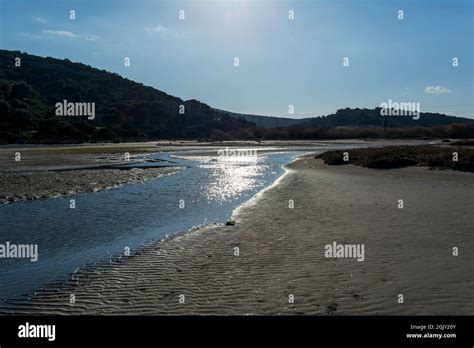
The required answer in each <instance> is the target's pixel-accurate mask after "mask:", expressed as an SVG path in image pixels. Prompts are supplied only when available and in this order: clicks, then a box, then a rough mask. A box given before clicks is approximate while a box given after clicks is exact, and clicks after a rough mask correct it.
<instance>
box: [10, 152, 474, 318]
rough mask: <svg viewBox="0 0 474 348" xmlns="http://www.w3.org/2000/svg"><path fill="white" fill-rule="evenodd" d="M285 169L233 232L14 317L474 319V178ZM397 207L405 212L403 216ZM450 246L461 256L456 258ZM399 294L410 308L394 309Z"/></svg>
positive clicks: (179, 240)
mask: <svg viewBox="0 0 474 348" xmlns="http://www.w3.org/2000/svg"><path fill="white" fill-rule="evenodd" d="M289 167H290V169H291V170H290V171H288V172H286V173H285V174H283V175H282V176H280V177H279V179H277V180H279V181H280V182H279V183H278V184H277V185H275V184H272V185H271V186H270V187H267V188H265V189H263V190H262V191H265V192H263V193H261V192H262V191H260V192H259V193H257V195H259V194H260V193H261V194H260V196H259V198H258V199H255V200H254V198H255V197H256V196H257V195H255V196H254V197H252V198H251V200H254V204H250V205H249V204H248V203H249V202H250V201H247V202H246V203H244V204H243V205H246V206H245V207H242V206H239V207H238V208H236V210H238V211H236V210H234V213H235V215H236V217H237V220H238V221H237V223H236V225H235V226H205V227H203V228H200V229H198V230H194V231H193V230H191V231H187V232H184V233H182V234H178V235H175V236H173V237H172V238H170V239H165V240H163V241H161V242H158V243H157V244H155V245H153V246H152V247H150V249H149V250H144V251H143V252H142V253H139V254H137V255H135V256H131V257H129V258H128V259H125V260H124V261H123V262H121V263H119V264H116V265H111V267H108V268H106V269H104V270H101V271H100V272H99V273H98V274H91V275H90V276H89V277H88V278H87V279H86V280H85V281H83V282H78V283H77V284H75V286H74V287H72V288H71V289H68V292H67V293H61V292H60V293H57V292H55V291H53V290H51V292H50V293H49V294H47V295H46V296H38V297H36V298H35V297H33V298H32V299H31V300H30V302H28V305H27V306H26V307H23V306H22V308H16V310H15V311H14V313H35V314H58V313H59V314H81V315H82V314H105V315H108V314H124V313H127V314H129V315H150V314H153V315H157V314H158V315H163V314H168V315H235V314H258V315H260V314H261V315H278V314H317V315H331V314H342V315H345V314H359V315H364V314H368V315H373V314H376V315H378V314H396V315H411V314H415V315H420V314H426V315H431V314H447V315H449V314H458V315H461V314H471V315H472V314H473V313H474V295H470V294H473V293H474V292H473V291H470V290H473V289H474V282H473V281H472V279H470V274H472V272H471V271H472V264H473V263H472V261H473V256H470V255H468V250H470V249H471V248H474V245H473V244H474V242H473V241H472V238H469V236H470V233H471V231H470V230H469V226H470V225H469V212H470V211H472V208H474V207H473V205H474V203H473V202H472V199H470V200H469V197H472V195H471V194H472V193H473V190H474V185H473V184H472V177H471V176H470V175H472V174H466V173H453V172H451V171H443V172H438V171H428V170H426V169H425V168H404V169H397V170H390V171H377V170H373V169H367V168H360V167H356V166H353V165H347V166H345V168H341V167H338V168H334V167H331V166H327V165H324V164H322V162H321V161H319V160H315V159H313V158H310V157H302V158H299V159H297V160H296V161H294V162H293V163H292V164H290V165H289ZM379 191H380V192H379ZM399 197H404V199H405V200H406V202H407V203H406V204H407V207H406V208H405V209H404V210H402V211H400V210H398V209H397V207H396V200H397V199H398V198H399ZM289 199H293V200H294V202H295V207H294V209H288V206H287V204H288V200H289ZM450 209H452V210H450ZM234 213H233V215H234ZM447 213H448V214H451V215H450V216H451V218H450V219H446V214H447ZM448 232H449V233H448ZM435 236H436V237H435ZM333 241H337V242H348V243H362V244H365V246H366V252H367V254H366V257H365V261H364V262H357V261H355V260H351V259H327V258H325V257H324V245H326V244H328V243H332V242H333ZM453 245H458V246H461V247H462V249H463V252H462V253H461V254H460V255H459V256H457V257H455V256H452V255H451V254H450V252H451V251H450V248H451V247H452V246H453ZM236 247H238V248H239V251H240V253H239V255H238V256H236V255H235V248H236ZM469 265H471V266H469ZM71 292H72V293H74V295H75V296H76V303H75V304H73V305H71V304H70V303H69V294H70V293H71ZM400 293H403V294H404V296H405V298H406V303H405V304H399V303H397V295H398V294H400ZM290 294H293V295H294V298H295V301H294V303H289V302H288V296H289V295H290ZM181 295H184V296H185V299H186V300H185V301H184V303H180V301H179V296H181Z"/></svg>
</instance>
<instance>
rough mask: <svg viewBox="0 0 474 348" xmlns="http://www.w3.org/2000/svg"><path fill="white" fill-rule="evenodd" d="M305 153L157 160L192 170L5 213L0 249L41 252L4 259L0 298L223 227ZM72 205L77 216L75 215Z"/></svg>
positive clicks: (12, 207)
mask: <svg viewBox="0 0 474 348" xmlns="http://www.w3.org/2000/svg"><path fill="white" fill-rule="evenodd" d="M301 153H302V152H301V151H300V152H298V151H288V152H277V153H267V154H259V156H258V158H257V159H256V160H255V158H253V157H251V158H244V157H230V158H225V159H219V160H216V159H213V158H211V157H206V156H202V157H196V158H195V159H194V160H190V159H183V158H176V157H172V156H170V155H169V154H155V155H152V156H151V157H152V158H155V159H164V160H170V161H173V162H176V163H179V164H182V165H184V166H186V167H187V168H186V169H185V170H183V171H181V172H178V173H176V174H173V175H168V176H165V177H162V178H160V179H158V180H150V181H147V182H144V183H142V184H137V185H128V186H124V187H120V188H114V189H111V190H107V191H101V192H95V193H84V194H78V195H75V196H70V197H65V198H56V199H45V200H40V201H33V202H22V203H15V204H9V205H3V206H0V221H1V226H0V243H5V242H6V241H10V243H15V244H38V251H39V258H38V261H37V262H31V261H30V259H13V258H11V259H7V258H2V259H0V298H9V299H13V298H19V297H21V296H22V295H24V294H27V293H29V292H31V291H33V290H35V289H39V288H40V287H41V286H42V285H43V284H45V283H48V282H52V281H61V280H66V279H67V277H68V276H69V274H70V273H71V272H73V271H74V270H75V269H76V268H78V267H80V266H82V265H85V264H90V263H93V262H98V261H101V260H102V261H103V260H107V259H108V258H115V257H117V256H119V255H123V253H124V250H125V248H129V249H130V253H131V254H133V253H134V252H136V251H138V250H139V249H140V247H141V246H143V245H146V244H151V243H153V242H156V241H158V240H160V239H162V238H164V237H165V234H174V233H177V232H180V231H186V230H188V229H190V228H192V227H195V226H199V225H206V224H210V223H224V222H226V220H228V219H229V217H230V216H231V214H232V211H233V210H234V209H235V208H236V207H237V206H239V205H240V204H242V203H244V202H245V201H247V200H249V199H250V198H251V197H252V196H253V195H255V194H256V193H257V192H258V191H260V190H261V189H263V188H264V187H267V186H269V185H270V184H271V183H273V182H274V181H275V180H276V179H277V178H278V177H279V176H280V175H282V174H283V172H284V169H283V165H284V164H287V163H289V162H291V161H292V160H293V159H294V158H295V157H296V156H297V155H298V154H301ZM144 165H162V164H160V163H151V164H149V163H147V164H144ZM70 199H75V201H76V202H75V203H76V208H75V209H70V208H69V201H70ZM180 204H181V207H180ZM183 204H184V207H183Z"/></svg>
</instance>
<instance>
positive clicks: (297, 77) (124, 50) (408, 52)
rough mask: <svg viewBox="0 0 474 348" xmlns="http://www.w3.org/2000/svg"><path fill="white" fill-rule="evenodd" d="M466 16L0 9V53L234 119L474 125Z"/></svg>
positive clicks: (460, 2) (473, 60)
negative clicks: (391, 113) (384, 119)
mask: <svg viewBox="0 0 474 348" xmlns="http://www.w3.org/2000/svg"><path fill="white" fill-rule="evenodd" d="M473 7H474V1H472V0H301V1H283V0H281V1H279V0H275V1H270V0H267V1H265V0H260V1H256V0H254V1H250V0H247V1H244V0H241V1H231V0H229V1H225V0H220V1H219V0H214V1H208V0H206V1H201V0H187V1H178V0H169V1H166V0H162V1H160V0H126V1H125V0H101V1H97V0H82V1H77V0H0V11H1V12H0V13H1V14H0V48H1V49H7V50H20V51H23V52H27V53H30V54H35V55H39V56H43V57H47V56H51V57H54V58H61V59H62V58H68V59H70V60H72V61H74V62H80V63H84V64H88V65H91V66H93V67H96V68H99V69H106V70H108V71H111V72H115V73H118V74H120V75H122V76H124V77H127V78H129V79H131V80H134V81H137V82H140V83H143V84H145V85H149V86H153V87H155V88H157V89H159V90H162V91H164V92H166V93H168V94H171V95H174V96H177V97H180V98H182V99H185V100H187V99H197V100H199V101H202V102H204V103H206V104H208V105H210V106H212V107H215V108H219V109H223V110H228V111H233V112H237V113H249V114H258V115H271V116H281V117H292V118H303V117H313V116H320V115H327V114H331V113H334V112H335V111H336V110H337V109H341V108H345V107H360V108H362V107H367V108H373V107H376V106H380V104H381V103H388V101H389V100H392V102H418V103H420V108H421V111H422V112H440V113H446V114H449V115H456V116H462V117H470V118H474V67H473V65H474V11H473ZM71 10H73V11H74V12H75V18H73V19H72V18H71V12H70V11H71ZM180 11H184V12H180ZM290 11H292V12H290ZM400 11H403V13H401V12H400ZM183 14H184V18H183ZM291 14H294V16H291ZM180 16H181V18H180ZM290 17H292V18H290ZM126 57H128V58H129V59H130V66H125V64H124V63H125V61H124V60H125V58H126ZM235 58H238V59H239V62H238V63H239V64H238V66H235V65H236V64H235V63H236V59H235ZM345 58H348V59H347V60H345ZM455 58H456V59H457V63H458V64H457V66H453V62H454V60H453V59H455ZM344 63H346V64H344ZM347 63H348V64H347ZM454 65H455V64H454ZM291 106H292V107H291ZM291 111H293V113H291Z"/></svg>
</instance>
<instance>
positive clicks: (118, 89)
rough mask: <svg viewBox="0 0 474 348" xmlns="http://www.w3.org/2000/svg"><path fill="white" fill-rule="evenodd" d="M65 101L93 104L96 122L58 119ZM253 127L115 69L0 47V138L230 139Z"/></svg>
mask: <svg viewBox="0 0 474 348" xmlns="http://www.w3.org/2000/svg"><path fill="white" fill-rule="evenodd" d="M16 57H19V58H21V67H15V65H14V63H15V58H16ZM64 100H67V101H68V102H91V103H92V102H94V103H95V114H96V115H95V119H94V120H88V119H87V117H76V116H73V117H69V116H68V117H66V116H56V114H55V104H56V103H58V102H63V101H64ZM182 105H184V109H183V108H182V107H181V106H182ZM180 110H184V114H181V113H180ZM252 126H254V125H253V124H251V123H249V122H248V121H246V120H245V119H243V118H236V117H231V116H228V115H225V114H224V113H221V112H216V111H215V110H214V109H212V108H211V107H209V106H208V105H206V104H204V103H201V102H199V101H197V100H188V101H183V100H182V99H180V98H177V97H174V96H171V95H168V94H166V93H164V92H162V91H159V90H157V89H155V88H152V87H147V86H144V85H142V84H141V83H136V82H133V81H131V80H128V79H126V78H123V77H121V76H119V75H117V74H115V73H110V72H107V71H105V70H99V69H95V68H92V67H90V66H88V65H84V64H80V63H73V62H71V61H69V60H67V59H65V60H60V59H55V58H50V57H48V58H42V57H38V56H33V55H29V54H26V53H21V52H17V51H6V50H0V143H11V142H37V143H58V142H59V143H60V142H82V141H85V142H88V141H115V140H126V141H132V140H138V141H145V140H147V139H179V138H193V139H208V138H210V137H212V136H214V137H217V138H226V136H225V135H226V133H227V132H230V131H232V132H233V133H235V134H237V135H238V132H239V131H240V130H243V131H244V133H245V130H246V129H247V128H249V127H252Z"/></svg>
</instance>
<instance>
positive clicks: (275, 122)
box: [214, 109, 312, 128]
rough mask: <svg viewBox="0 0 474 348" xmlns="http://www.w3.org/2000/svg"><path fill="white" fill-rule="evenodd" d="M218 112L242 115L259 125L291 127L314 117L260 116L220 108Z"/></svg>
mask: <svg viewBox="0 0 474 348" xmlns="http://www.w3.org/2000/svg"><path fill="white" fill-rule="evenodd" d="M214 110H216V111H217V112H222V113H224V114H227V115H229V116H232V117H237V118H239V117H241V118H244V119H246V120H247V121H249V122H252V123H255V124H256V125H257V126H259V127H266V128H276V127H290V126H294V125H297V124H301V123H303V122H306V121H310V120H312V118H300V119H296V118H288V117H275V116H260V115H249V114H239V113H236V112H229V111H224V110H219V109H214Z"/></svg>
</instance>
